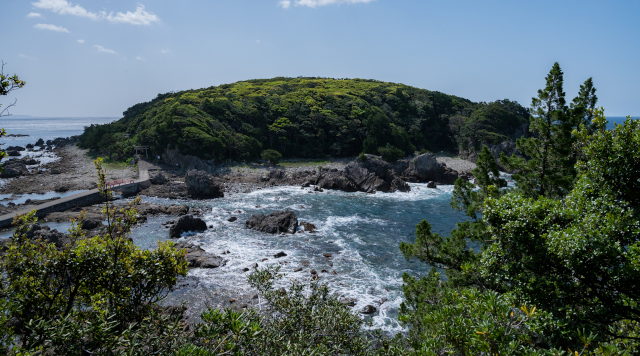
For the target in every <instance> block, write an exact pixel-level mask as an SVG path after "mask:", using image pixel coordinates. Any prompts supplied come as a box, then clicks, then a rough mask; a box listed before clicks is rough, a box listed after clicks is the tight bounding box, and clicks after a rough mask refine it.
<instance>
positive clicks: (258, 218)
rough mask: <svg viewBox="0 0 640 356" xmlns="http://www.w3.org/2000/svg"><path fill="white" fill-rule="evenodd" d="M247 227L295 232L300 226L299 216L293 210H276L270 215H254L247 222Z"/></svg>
mask: <svg viewBox="0 0 640 356" xmlns="http://www.w3.org/2000/svg"><path fill="white" fill-rule="evenodd" d="M245 227H246V228H247V229H252V230H257V231H261V232H266V233H269V234H277V233H279V232H282V233H289V234H293V233H295V232H296V228H297V227H298V218H297V217H296V214H295V213H294V212H293V211H290V210H285V211H274V212H273V213H271V214H269V215H266V216H265V215H264V214H257V215H252V216H251V217H250V218H249V219H248V220H247V222H246V223H245Z"/></svg>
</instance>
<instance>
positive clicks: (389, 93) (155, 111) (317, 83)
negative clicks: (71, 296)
mask: <svg viewBox="0 0 640 356" xmlns="http://www.w3.org/2000/svg"><path fill="white" fill-rule="evenodd" d="M528 119H529V113H528V111H527V109H525V108H523V107H522V106H520V105H519V104H518V103H516V102H512V101H509V100H499V101H496V102H492V103H488V104H487V103H473V102H471V101H469V100H467V99H463V98H459V97H455V96H452V95H446V94H442V93H439V92H433V91H428V90H424V89H417V88H413V87H409V86H406V85H402V84H394V83H386V82H380V81H375V80H360V79H325V78H273V79H268V80H249V81H244V82H238V83H234V84H226V85H220V86H217V87H210V88H206V89H200V90H188V91H183V92H179V93H167V94H159V95H158V97H156V98H155V99H154V100H152V101H150V102H146V103H141V104H137V105H134V106H132V107H131V108H129V109H128V110H127V111H125V112H124V114H123V118H122V119H120V120H119V121H116V122H114V123H111V124H106V125H92V126H90V127H87V128H86V129H85V132H84V134H83V135H82V137H81V139H80V146H81V147H84V148H89V149H92V150H97V151H101V152H102V153H103V154H106V155H107V156H108V157H110V158H112V159H115V160H123V159H125V158H127V157H130V156H131V154H132V152H133V149H132V146H133V145H150V146H151V147H152V149H153V150H154V151H155V152H157V153H158V154H161V153H162V152H163V151H164V149H165V148H166V147H170V148H177V149H179V150H180V151H181V152H182V153H184V154H191V155H195V156H199V157H201V158H206V159H212V158H215V159H218V160H221V159H234V160H246V159H255V158H259V157H260V153H261V152H262V151H263V150H266V149H273V150H276V151H278V152H280V153H281V154H282V155H283V157H292V156H296V157H325V156H327V155H330V156H333V157H343V156H356V155H358V154H359V153H360V152H363V151H364V152H365V153H374V154H381V153H383V152H380V149H383V151H384V153H385V154H391V155H395V154H397V153H398V150H399V151H400V154H401V155H404V154H408V153H413V151H415V150H416V149H427V150H431V151H441V150H452V151H458V150H463V151H475V150H479V149H480V148H481V144H482V143H485V144H493V143H500V142H502V141H504V140H508V139H510V138H511V139H513V138H516V137H518V136H519V135H522V134H523V132H524V131H523V130H525V131H526V123H527V122H528ZM523 125H525V126H523ZM123 134H124V135H123Z"/></svg>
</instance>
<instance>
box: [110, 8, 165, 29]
mask: <svg viewBox="0 0 640 356" xmlns="http://www.w3.org/2000/svg"><path fill="white" fill-rule="evenodd" d="M107 20H109V21H110V22H113V23H128V24H131V25H151V24H152V23H153V22H160V19H159V18H158V16H156V15H154V14H150V13H148V12H146V11H144V5H138V7H136V12H131V11H127V13H126V14H123V13H122V12H118V13H117V14H115V16H114V15H113V12H112V13H110V14H109V16H107Z"/></svg>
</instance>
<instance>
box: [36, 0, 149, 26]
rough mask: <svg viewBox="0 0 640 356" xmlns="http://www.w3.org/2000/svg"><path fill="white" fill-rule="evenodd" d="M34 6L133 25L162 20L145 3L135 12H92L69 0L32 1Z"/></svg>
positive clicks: (62, 13)
mask: <svg viewBox="0 0 640 356" xmlns="http://www.w3.org/2000/svg"><path fill="white" fill-rule="evenodd" d="M32 5H33V7H35V8H38V9H43V10H50V11H52V12H54V13H56V14H59V15H72V16H78V17H86V18H89V19H91V20H94V21H100V20H105V19H106V20H107V21H109V22H112V23H128V24H131V25H150V24H152V23H154V22H160V18H158V16H156V15H154V14H151V13H148V12H147V11H145V10H144V5H140V4H139V5H138V6H137V7H136V11H135V12H131V11H127V12H126V13H122V12H117V13H115V14H114V12H113V11H112V12H110V13H109V14H107V13H106V12H105V11H100V12H91V11H89V10H87V9H85V8H84V7H82V6H80V5H73V4H71V3H70V2H69V1H67V0H38V1H37V2H34V3H32Z"/></svg>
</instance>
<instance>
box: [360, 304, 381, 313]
mask: <svg viewBox="0 0 640 356" xmlns="http://www.w3.org/2000/svg"><path fill="white" fill-rule="evenodd" d="M377 311H378V309H376V307H374V306H373V305H365V306H364V308H362V310H360V313H361V314H367V315H371V314H373V313H375V312H377Z"/></svg>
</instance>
